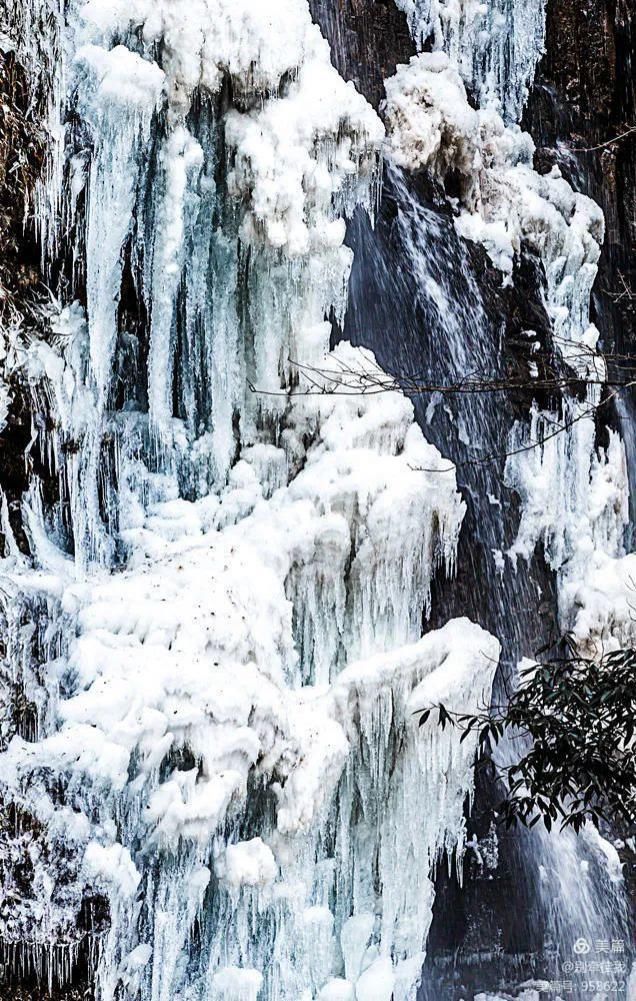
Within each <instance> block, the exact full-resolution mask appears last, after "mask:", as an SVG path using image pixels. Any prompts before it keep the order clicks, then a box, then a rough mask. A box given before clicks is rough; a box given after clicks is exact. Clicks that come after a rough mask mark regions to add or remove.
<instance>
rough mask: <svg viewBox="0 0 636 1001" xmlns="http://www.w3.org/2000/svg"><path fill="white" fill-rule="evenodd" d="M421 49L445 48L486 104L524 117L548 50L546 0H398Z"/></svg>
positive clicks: (515, 118)
mask: <svg viewBox="0 0 636 1001" xmlns="http://www.w3.org/2000/svg"><path fill="white" fill-rule="evenodd" d="M396 4H397V6H398V7H399V8H400V9H401V10H403V11H404V12H405V14H406V15H407V17H408V21H409V26H410V28H411V32H412V34H413V36H414V38H415V40H416V43H417V44H418V47H419V48H421V47H423V46H424V45H425V44H430V45H431V46H432V48H433V50H435V51H444V52H446V54H447V55H448V56H449V57H450V59H451V60H452V62H453V64H454V65H455V66H456V67H457V69H458V70H459V72H460V73H461V76H462V78H463V80H464V82H465V84H466V86H467V87H468V88H469V90H470V91H471V93H472V94H473V95H474V97H475V100H476V103H477V105H478V106H480V107H486V106H487V105H490V106H492V107H494V108H495V109H496V110H499V111H500V112H501V113H502V114H503V116H504V118H505V119H506V121H507V122H517V121H519V119H520V118H521V113H522V111H523V106H524V104H525V101H526V97H527V95H528V88H529V87H530V85H531V83H532V81H533V79H534V73H535V69H536V66H537V63H538V62H539V59H540V57H541V55H542V54H543V49H544V37H545V16H546V0H528V2H527V3H516V2H515V0H396Z"/></svg>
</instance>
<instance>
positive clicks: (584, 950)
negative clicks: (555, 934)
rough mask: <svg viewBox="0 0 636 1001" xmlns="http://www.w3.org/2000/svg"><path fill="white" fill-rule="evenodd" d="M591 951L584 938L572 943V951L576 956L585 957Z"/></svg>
mask: <svg viewBox="0 0 636 1001" xmlns="http://www.w3.org/2000/svg"><path fill="white" fill-rule="evenodd" d="M591 949H592V946H591V945H590V943H589V942H588V940H587V939H586V938H577V940H576V942H575V943H574V949H573V951H574V952H575V953H576V955H577V956H587V954H588V952H590V951H591Z"/></svg>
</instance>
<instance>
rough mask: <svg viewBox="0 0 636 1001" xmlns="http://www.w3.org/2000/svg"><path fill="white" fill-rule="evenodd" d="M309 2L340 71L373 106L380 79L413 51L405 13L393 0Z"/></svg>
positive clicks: (377, 99) (381, 92) (378, 99)
mask: <svg viewBox="0 0 636 1001" xmlns="http://www.w3.org/2000/svg"><path fill="white" fill-rule="evenodd" d="M309 6H310V9H311V14H312V17H313V19H314V21H316V23H317V24H319V25H320V27H321V29H322V32H323V34H324V36H325V38H327V40H328V42H329V44H330V46H331V60H332V62H333V64H334V66H335V67H336V69H337V70H338V72H339V73H340V75H341V76H343V77H344V78H345V80H353V82H354V83H355V85H356V87H357V89H358V90H359V91H360V93H361V94H364V96H365V97H366V98H367V100H368V101H369V102H370V103H371V104H372V105H373V107H374V108H377V107H378V106H379V104H380V102H381V101H382V100H383V99H384V80H386V78H387V77H389V76H392V75H393V74H394V73H395V68H396V66H397V65H398V64H399V63H407V62H408V61H409V59H410V57H411V56H412V55H414V54H415V46H414V44H413V40H412V38H411V35H410V32H409V28H408V23H407V20H406V16H405V14H403V13H402V11H400V10H398V8H397V7H396V5H395V2H394V0H309Z"/></svg>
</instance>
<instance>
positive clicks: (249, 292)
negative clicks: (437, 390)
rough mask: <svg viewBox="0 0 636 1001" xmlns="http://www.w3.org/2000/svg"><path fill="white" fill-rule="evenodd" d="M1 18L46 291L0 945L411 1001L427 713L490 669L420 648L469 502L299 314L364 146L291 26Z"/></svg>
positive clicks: (318, 47) (468, 763)
mask: <svg viewBox="0 0 636 1001" xmlns="http://www.w3.org/2000/svg"><path fill="white" fill-rule="evenodd" d="M186 9H187V16H185V14H186ZM24 12H25V24H27V25H28V17H27V16H26V15H28V14H30V15H31V17H32V24H31V27H32V29H33V32H34V33H35V35H36V36H38V30H39V28H40V25H41V23H42V21H43V20H44V21H45V22H46V25H47V31H51V32H52V31H53V28H52V25H54V24H57V35H55V33H53V34H54V35H55V37H54V38H53V39H49V40H48V41H46V40H44V41H42V42H41V50H42V51H41V52H40V53H39V58H40V59H43V58H44V57H43V53H45V51H46V52H48V56H49V58H50V57H51V53H53V52H55V53H56V55H57V56H59V63H60V65H59V67H58V69H57V70H56V77H55V86H54V88H53V92H52V94H51V97H50V108H49V114H50V120H51V123H52V124H51V128H52V132H53V133H54V134H55V135H56V136H57V137H58V139H59V140H60V141H59V142H58V143H57V144H56V145H54V150H53V159H52V161H51V163H50V164H49V170H48V174H47V177H46V179H45V181H44V183H43V188H42V191H41V192H40V198H39V209H38V210H39V212H40V213H41V215H42V217H43V218H42V219H41V231H42V232H43V233H45V234H46V246H47V248H48V252H49V254H50V259H49V260H48V265H49V266H51V267H53V266H54V265H56V264H57V265H59V266H62V267H68V268H69V288H68V291H67V292H66V300H65V301H64V302H63V303H62V304H61V306H60V308H59V309H57V308H53V307H51V311H50V316H49V324H48V326H49V330H48V334H47V335H46V336H37V335H36V334H34V333H30V334H29V335H28V336H26V335H25V336H24V338H23V340H22V342H20V344H19V350H17V351H16V352H15V358H13V359H12V374H13V377H14V378H16V379H20V380H22V382H23V383H24V384H25V385H26V386H27V387H28V391H29V393H30V397H31V406H32V412H33V415H34V420H33V434H32V440H31V442H30V443H29V451H32V452H33V454H37V455H38V456H39V460H40V462H41V468H43V469H44V470H46V471H47V473H48V478H49V485H50V483H51V482H52V483H54V484H56V487H55V489H54V490H53V491H52V492H51V491H50V490H45V488H44V484H43V483H41V482H40V481H39V480H38V477H37V476H35V475H34V476H33V477H32V484H31V489H30V491H29V492H28V495H27V496H26V497H25V498H24V501H23V505H22V522H23V525H24V532H25V534H26V537H27V539H28V545H29V550H30V554H29V556H26V555H25V554H24V553H23V551H22V549H23V548H24V546H23V547H22V549H21V548H20V546H19V545H18V542H17V540H16V538H15V537H14V534H13V529H12V524H11V520H10V518H9V512H8V507H7V502H6V499H4V498H3V499H2V508H1V510H0V516H1V519H2V525H1V527H2V534H3V537H4V540H5V558H4V560H3V561H2V567H1V571H2V581H3V583H2V602H1V604H2V614H3V626H4V633H5V635H6V637H7V642H6V652H5V656H4V659H3V662H2V671H3V681H4V709H5V716H6V719H7V720H8V723H7V726H6V728H5V729H6V732H3V734H2V750H3V753H2V754H0V783H1V787H2V793H3V797H4V800H5V802H7V803H10V804H11V810H12V815H13V816H14V818H15V823H16V837H15V839H13V840H11V841H10V842H9V843H7V845H6V857H5V858H3V866H2V870H3V873H4V877H3V878H4V886H3V890H4V892H5V894H6V895H7V896H8V897H9V898H10V899H12V900H13V901H14V904H15V906H14V907H13V908H12V911H11V914H10V916H9V917H6V916H5V917H3V918H2V919H1V920H2V927H1V933H2V937H3V939H4V941H5V943H7V945H8V946H9V947H11V946H12V944H15V947H16V949H18V950H21V957H22V958H21V962H22V963H23V965H24V966H25V967H26V968H29V966H31V967H33V966H35V967H39V968H40V970H41V972H42V973H43V974H44V975H47V976H48V977H49V978H50V979H53V978H54V977H55V978H58V979H64V977H65V976H68V974H69V969H70V967H71V966H72V964H73V961H74V957H75V956H76V955H77V952H78V949H79V948H80V945H81V942H80V940H79V937H80V936H81V935H86V936H88V937H89V938H90V939H91V948H90V950H89V954H90V956H91V962H92V963H93V964H94V966H95V979H96V984H97V994H98V997H99V998H100V999H102V1001H113V999H114V998H115V997H117V998H119V997H122V998H124V997H125V998H130V999H143V1001H174V999H177V998H179V999H182V1001H202V999H204V998H205V999H207V998H219V999H226V1001H256V999H257V998H259V999H260V1001H299V999H307V1001H310V999H314V998H321V999H323V1001H328V999H331V1001H334V999H338V998H340V999H343V998H353V997H354V996H355V998H356V1001H389V999H390V998H391V997H393V998H394V999H396V1001H398V999H405V1001H406V999H412V998H413V997H414V996H415V991H416V985H417V982H418V980H419V977H420V974H421V968H422V961H423V955H424V949H425V943H426V936H427V933H428V927H429V924H430V920H431V913H432V900H433V884H432V879H431V873H432V870H433V868H434V866H435V863H436V861H437V859H438V857H439V855H440V853H441V851H442V850H443V849H444V848H446V849H448V850H449V852H451V853H452V851H453V850H455V849H456V850H457V853H458V858H459V859H461V851H462V845H463V841H464V825H465V821H464V806H465V802H466V798H467V797H469V796H470V794H471V791H472V784H473V774H472V772H473V768H472V762H473V757H474V749H475V748H474V743H473V741H472V739H471V740H467V741H465V742H464V743H461V744H460V741H459V735H457V734H455V733H451V732H448V731H447V732H442V731H441V730H439V728H438V727H437V726H435V725H434V724H432V723H431V724H429V725H427V726H424V727H422V728H419V727H418V717H419V713H418V710H421V709H422V708H423V707H424V706H426V705H428V704H430V703H431V702H432V701H436V700H439V699H442V698H444V699H449V698H452V699H453V703H454V705H455V706H456V707H457V708H458V709H462V708H465V709H466V710H470V709H471V708H474V707H477V706H478V705H480V704H482V703H483V702H484V701H487V700H488V698H489V694H490V688H491V684H492V679H493V674H494V671H495V668H496V663H497V658H498V653H499V644H498V642H497V640H495V639H494V638H493V637H491V636H489V635H488V634H487V633H485V632H484V631H483V630H482V629H480V628H479V627H477V626H475V625H473V624H472V623H470V622H468V621H466V620H455V621H453V622H450V623H448V624H447V625H446V626H445V627H444V628H443V629H440V630H438V631H436V632H431V633H428V634H426V635H424V636H423V637H422V619H423V615H425V613H426V612H427V611H428V608H429V603H430V588H431V583H432V579H433V576H434V574H435V573H436V571H437V570H438V569H439V568H445V570H446V572H448V573H451V572H452V571H453V567H454V559H455V550H456V546H457V539H458V534H459V530H460V526H461V523H462V518H463V514H464V505H463V502H462V500H461V498H460V496H459V494H458V492H457V489H456V484H455V481H454V478H453V476H448V475H444V476H443V477H441V478H440V477H439V476H436V475H435V470H436V469H439V468H442V466H443V464H444V463H443V459H442V457H441V455H440V454H439V452H438V451H437V450H436V449H435V448H434V447H433V446H431V445H429V444H428V443H427V442H426V441H425V439H424V437H423V435H422V433H421V431H420V429H419V428H418V426H417V425H416V424H415V423H414V420H413V408H412V405H411V404H410V402H409V401H408V400H406V399H405V398H404V397H403V396H402V395H401V394H400V393H389V394H386V395H384V396H382V397H377V396H373V395H371V396H363V397H358V396H355V395H347V394H346V393H344V392H340V393H338V392H336V391H335V389H336V388H337V379H334V380H333V385H332V384H331V382H330V377H329V372H330V371H331V372H334V373H336V374H337V373H338V372H339V371H342V370H343V369H345V368H347V367H348V368H349V369H356V368H360V367H373V366H375V361H374V359H373V356H372V355H370V354H369V353H368V352H365V351H362V350H360V349H353V348H351V347H350V346H349V345H348V344H341V345H339V346H338V347H337V348H336V349H334V350H331V351H330V350H329V338H330V333H331V324H330V323H329V322H327V321H326V319H325V317H327V316H329V315H330V314H331V315H333V316H335V317H336V318H338V317H340V316H341V315H342V311H343V308H344V303H345V296H346V283H347V277H348V271H349V267H350V262H351V253H350V251H349V250H348V249H347V248H346V247H345V246H344V245H343V238H344V230H345V218H346V216H347V214H348V213H349V212H350V211H351V210H352V209H353V207H354V206H357V205H363V206H365V207H367V208H368V209H369V210H370V211H372V210H373V207H374V204H375V199H376V185H377V173H378V160H379V155H380V146H381V143H382V139H383V127H382V125H381V123H380V120H379V119H378V118H377V116H376V115H375V113H374V112H373V111H372V109H371V108H370V107H369V105H368V104H367V103H366V101H365V100H364V99H363V98H362V97H361V96H360V95H359V94H358V93H357V92H356V90H355V88H354V87H353V85H351V84H346V83H345V82H344V81H343V80H342V79H341V78H340V77H339V75H338V74H337V72H336V71H335V70H334V69H333V68H332V66H331V63H330V58H329V49H328V46H327V44H326V42H325V41H324V39H323V38H322V36H321V34H320V32H319V30H318V28H317V27H316V26H315V25H314V24H312V22H311V19H310V16H309V11H308V8H307V5H306V3H305V2H304V0H269V2H267V3H263V4H254V3H252V2H249V0H241V2H238V3H237V2H236V0H207V2H204V0H196V2H195V3H188V4H184V3H180V2H179V3H175V2H168V0H159V2H157V0H153V2H148V0H132V2H126V3H123V2H119V0H113V2H112V3H108V4H104V3H101V2H96V0H95V2H89V3H87V4H85V5H84V6H81V7H80V6H77V5H73V4H71V5H69V9H68V10H67V12H66V18H65V19H64V18H63V17H62V14H61V11H60V9H59V8H57V7H55V5H53V6H51V7H49V5H48V3H47V0H43V2H42V4H38V3H35V2H34V3H32V4H30V5H25V7H24ZM45 15H46V16H45ZM22 27H23V28H24V25H22ZM38 37H39V36H38ZM47 46H48V48H47ZM60 137H61V138H60ZM58 147H59V148H58ZM60 150H61V151H62V152H63V154H64V155H63V158H62V160H61V162H60V160H59V157H60V156H61V152H60ZM58 209H59V211H58ZM58 248H59V249H60V250H61V256H60V257H59V258H56V254H57V251H58ZM84 281H85V307H84V306H83V305H81V304H80V302H79V301H74V296H75V295H78V298H79V297H80V296H81V294H82V290H83V287H84V286H83V282H84ZM316 367H318V368H320V370H321V372H322V373H323V376H322V380H323V381H322V384H321V385H320V386H319V387H318V389H316V384H315V378H314V376H312V372H313V371H314V370H315V368H316ZM325 389H326V390H334V391H333V392H331V391H329V392H324V391H323V390H325ZM18 706H21V707H22V709H21V710H18ZM25 855H27V856H28V858H29V859H30V865H31V867H32V871H33V880H32V886H31V889H30V893H29V894H25V893H24V892H22V891H21V890H20V887H19V879H20V876H19V873H20V866H21V865H22V864H23V859H24V857H25ZM397 860H399V865H396V861H397ZM104 901H105V902H106V907H105V910H104V906H103V902H104ZM100 902H102V903H100ZM98 911H99V915H100V917H99V921H98V920H97V918H96V917H95V914H96V913H97V912H98ZM87 914H88V918H87V916H86V915H87ZM82 915H83V917H82ZM91 915H93V916H92V917H91ZM80 918H81V920H79V919H80ZM25 943H27V944H25ZM84 946H85V943H84Z"/></svg>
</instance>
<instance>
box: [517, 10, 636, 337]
mask: <svg viewBox="0 0 636 1001" xmlns="http://www.w3.org/2000/svg"><path fill="white" fill-rule="evenodd" d="M546 41H547V49H546V53H545V57H544V59H543V60H542V61H541V63H540V65H539V70H538V74H537V79H536V83H535V86H534V88H533V90H532V93H531V95H530V100H529V102H528V107H527V109H526V114H525V118H524V122H523V125H524V127H525V128H526V129H527V130H528V131H529V132H530V133H531V135H532V136H533V138H534V140H535V143H536V144H537V154H536V165H537V167H538V169H540V170H543V169H548V168H549V167H550V166H552V164H553V163H558V165H559V167H560V168H561V170H562V172H563V174H564V176H566V177H567V178H568V180H570V181H571V183H572V184H573V186H574V187H575V188H576V189H577V190H579V191H583V192H584V193H585V194H588V195H590V197H591V198H593V199H594V200H595V201H597V202H598V203H599V205H600V206H601V208H602V209H603V212H604V214H605V223H606V238H605V246H604V249H603V255H602V258H601V264H600V270H599V277H598V281H597V283H596V290H595V299H594V304H595V307H596V311H595V312H596V315H595V319H596V322H597V324H598V326H599V328H600V330H601V335H602V343H603V347H604V349H605V350H607V351H609V352H616V353H617V354H625V353H633V352H634V350H635V349H636V129H635V128H634V127H635V126H636V76H635V70H636V7H634V4H633V3H632V0H550V2H549V3H548V22H547V37H546ZM630 130H631V131H630Z"/></svg>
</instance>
